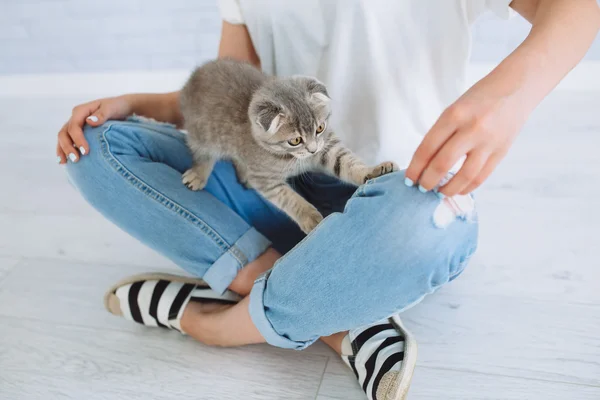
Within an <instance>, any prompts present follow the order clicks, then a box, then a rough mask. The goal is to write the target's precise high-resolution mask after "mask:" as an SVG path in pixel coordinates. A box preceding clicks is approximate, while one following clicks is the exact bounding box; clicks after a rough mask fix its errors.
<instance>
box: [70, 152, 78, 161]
mask: <svg viewBox="0 0 600 400" xmlns="http://www.w3.org/2000/svg"><path fill="white" fill-rule="evenodd" d="M69 160H71V162H77V156H76V155H75V153H69Z"/></svg>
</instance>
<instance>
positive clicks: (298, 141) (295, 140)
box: [288, 136, 302, 146]
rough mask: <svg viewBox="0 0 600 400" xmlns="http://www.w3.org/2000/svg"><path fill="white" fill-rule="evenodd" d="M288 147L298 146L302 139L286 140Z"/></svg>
mask: <svg viewBox="0 0 600 400" xmlns="http://www.w3.org/2000/svg"><path fill="white" fill-rule="evenodd" d="M288 143H289V144H290V146H298V145H299V144H300V143H302V138H301V137H300V136H298V137H295V138H293V139H292V140H288Z"/></svg>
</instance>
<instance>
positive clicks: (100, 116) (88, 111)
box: [56, 96, 133, 164]
mask: <svg viewBox="0 0 600 400" xmlns="http://www.w3.org/2000/svg"><path fill="white" fill-rule="evenodd" d="M132 110H133V108H132V105H131V102H130V101H129V98H128V97H127V96H119V97H109V98H106V99H100V100H94V101H90V102H89V103H85V104H80V105H78V106H76V107H75V108H73V113H72V114H71V118H69V120H68V121H67V123H66V124H64V125H63V127H62V129H61V130H60V132H58V144H57V145H56V155H57V157H58V158H57V160H58V162H59V163H60V164H66V163H67V157H68V158H69V160H71V161H72V162H77V161H79V157H81V156H84V155H86V154H88V153H89V152H90V147H89V145H88V143H87V141H86V140H85V137H84V135H83V126H84V125H85V124H86V123H87V124H89V125H91V126H98V125H101V124H103V123H104V122H106V121H107V120H109V119H124V118H126V117H127V116H129V115H130V114H131V113H132Z"/></svg>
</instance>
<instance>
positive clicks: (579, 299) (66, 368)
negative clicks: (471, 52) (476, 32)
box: [0, 92, 600, 400]
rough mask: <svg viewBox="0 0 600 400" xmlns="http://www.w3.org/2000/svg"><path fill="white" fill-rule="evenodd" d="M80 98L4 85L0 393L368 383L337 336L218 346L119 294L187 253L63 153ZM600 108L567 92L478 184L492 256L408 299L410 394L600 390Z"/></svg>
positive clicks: (280, 395) (330, 392) (555, 394)
mask: <svg viewBox="0 0 600 400" xmlns="http://www.w3.org/2000/svg"><path fill="white" fill-rule="evenodd" d="M80 100H89V99H88V98H82V99H75V98H73V99H53V98H48V99H44V98H35V99H17V98H0V176H1V182H0V399H7V400H25V399H27V400H30V399H31V400H33V399H44V400H47V399H77V400H80V399H86V400H94V399H102V400H104V399H127V400H131V399H144V400H153V399H178V400H181V399H220V400H221V399H319V400H326V399H345V400H352V399H363V395H362V393H361V391H360V390H359V388H358V386H357V384H355V382H354V379H353V377H352V375H351V373H350V372H349V371H348V370H347V369H346V367H345V366H344V365H343V364H342V363H341V362H340V360H339V359H338V358H337V357H336V356H335V355H334V354H333V353H332V352H330V351H329V350H328V349H327V348H326V347H325V346H324V345H322V344H317V345H315V346H313V347H311V348H309V349H308V350H306V351H304V352H294V351H284V350H279V349H275V348H271V347H269V346H266V345H261V346H251V347H247V348H241V349H214V348H210V347H206V346H203V345H200V344H197V343H194V342H193V341H192V340H191V339H189V338H185V337H181V336H179V335H178V334H175V333H170V332H165V331H163V330H153V329H144V328H143V327H140V326H137V325H134V324H131V323H128V322H126V321H123V320H121V319H119V318H116V317H112V316H111V315H109V314H108V313H107V312H105V311H104V309H103V307H102V293H103V291H104V289H105V288H106V287H107V286H108V285H109V284H111V283H112V282H114V281H115V280H117V279H119V278H121V277H123V276H125V275H128V274H132V273H136V272H140V271H147V270H152V269H161V270H164V269H165V268H176V267H174V266H173V265H171V264H170V263H169V262H168V261H166V260H165V259H163V258H162V257H160V256H159V255H157V254H155V253H153V252H152V251H151V250H149V249H146V248H144V247H143V246H142V245H140V244H139V243H137V242H136V241H135V240H132V239H131V238H129V237H128V236H127V235H126V234H124V233H122V232H120V231H119V230H118V229H116V228H115V227H113V226H112V225H111V224H110V223H108V222H106V221H104V220H103V219H102V218H101V217H100V216H99V215H98V214H97V213H96V212H95V211H93V210H92V209H91V208H90V207H89V206H87V205H86V204H85V203H84V202H83V201H82V200H81V199H80V198H79V196H78V195H77V194H76V193H75V192H74V190H73V189H72V188H71V187H70V186H69V185H68V183H67V181H66V179H65V175H64V173H63V171H62V170H61V168H60V167H58V166H56V165H55V157H54V144H55V141H54V140H55V133H56V130H57V129H58V127H59V126H60V125H61V124H62V122H63V118H64V117H66V116H67V114H68V112H69V110H70V108H71V106H72V105H73V104H75V103H76V102H78V101H80ZM599 111H600V92H588V93H584V92H582V93H574V92H560V93H555V94H553V95H552V96H551V97H550V98H549V99H548V100H547V101H546V102H545V103H544V104H543V105H542V107H541V108H540V109H539V110H538V111H537V112H536V114H535V115H534V117H533V119H532V120H531V121H530V123H529V124H528V126H527V127H526V129H525V131H524V132H523V134H522V136H521V137H520V138H519V140H518V141H517V143H516V144H515V146H514V148H513V151H512V153H511V154H510V156H509V157H508V158H507V159H506V160H505V162H504V163H503V164H502V166H501V167H500V168H499V170H498V171H497V173H496V174H495V175H494V176H493V178H492V179H491V180H490V181H489V182H488V184H487V186H485V188H484V189H483V190H481V191H480V192H479V194H478V200H479V208H480V218H481V224H482V227H481V229H482V232H481V246H480V251H479V253H478V255H477V257H476V258H475V259H474V261H473V262H472V263H471V265H470V266H469V268H468V269H467V271H466V272H465V273H464V274H463V276H462V277H460V278H459V279H458V280H457V281H455V282H453V283H452V284H450V285H449V286H447V287H446V288H443V289H442V290H440V291H439V292H438V293H436V294H435V295H433V296H431V297H430V298H428V299H426V300H425V301H424V302H423V303H422V304H420V305H418V306H416V307H415V308H413V309H412V310H410V311H408V312H406V313H405V317H404V320H405V321H406V323H407V325H408V326H409V327H410V328H411V329H412V330H413V331H414V332H415V333H416V336H417V338H418V341H419V351H420V353H419V361H418V368H417V371H416V373H415V378H414V382H413V385H412V389H411V392H410V398H411V399H444V400H447V399H457V400H458V399H460V400H463V399H502V400H506V399H540V400H551V399H560V400H563V399H573V400H584V399H590V400H592V399H595V400H598V399H600V255H599V254H598V250H599V247H600V234H599V233H598V232H599V231H600V228H599V227H600V211H599V207H600V202H599V201H600V200H599V199H600V156H599V152H600V117H599V114H598V112H599Z"/></svg>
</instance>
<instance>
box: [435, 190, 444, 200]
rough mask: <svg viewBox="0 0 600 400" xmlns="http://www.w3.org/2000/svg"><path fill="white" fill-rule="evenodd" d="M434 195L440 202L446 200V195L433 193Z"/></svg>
mask: <svg viewBox="0 0 600 400" xmlns="http://www.w3.org/2000/svg"><path fill="white" fill-rule="evenodd" d="M435 195H436V196H437V197H439V198H440V199H441V200H444V199H445V198H446V195H445V194H444V193H440V192H435Z"/></svg>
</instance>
